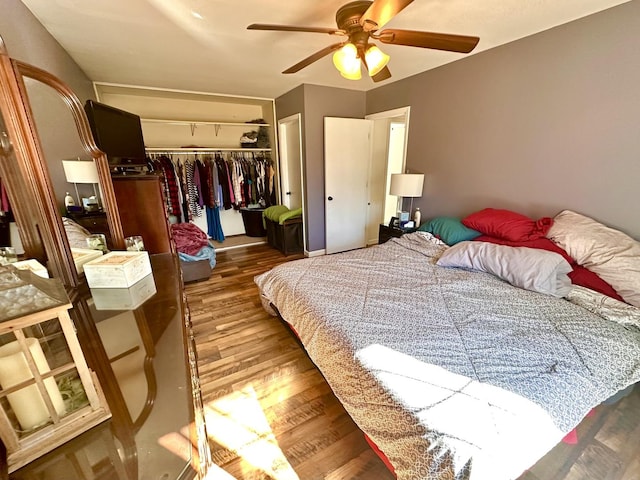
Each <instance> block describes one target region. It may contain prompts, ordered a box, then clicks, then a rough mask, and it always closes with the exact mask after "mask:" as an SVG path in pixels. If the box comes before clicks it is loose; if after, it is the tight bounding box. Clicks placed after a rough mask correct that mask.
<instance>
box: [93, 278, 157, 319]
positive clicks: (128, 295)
mask: <svg viewBox="0 0 640 480" xmlns="http://www.w3.org/2000/svg"><path fill="white" fill-rule="evenodd" d="M155 293H156V283H155V281H154V278H153V274H152V273H151V274H149V275H147V276H145V277H143V278H142V279H141V280H138V282H136V283H135V284H134V285H132V286H131V287H129V288H92V289H91V297H92V298H93V304H94V305H95V307H96V310H133V309H134V308H138V307H139V306H140V305H142V304H143V303H144V302H146V301H147V300H149V299H150V298H151V297H152V296H153V295H154V294H155Z"/></svg>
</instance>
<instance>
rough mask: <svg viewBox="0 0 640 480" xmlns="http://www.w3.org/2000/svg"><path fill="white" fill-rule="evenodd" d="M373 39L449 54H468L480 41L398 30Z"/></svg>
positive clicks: (386, 32) (385, 32)
mask: <svg viewBox="0 0 640 480" xmlns="http://www.w3.org/2000/svg"><path fill="white" fill-rule="evenodd" d="M373 38H375V39H376V40H380V41H381V42H382V43H390V44H393V45H407V46H410V47H422V48H433V49H435V50H446V51H449V52H460V53H469V52H470V51H471V50H473V49H474V48H475V47H476V45H477V44H478V42H479V41H480V39H479V38H478V37H468V36H465V35H451V34H448V33H432V32H418V31H415V30H398V29H393V28H389V29H386V30H384V31H382V32H380V34H379V35H375V36H374V37H373Z"/></svg>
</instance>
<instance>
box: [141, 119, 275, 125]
mask: <svg viewBox="0 0 640 480" xmlns="http://www.w3.org/2000/svg"><path fill="white" fill-rule="evenodd" d="M140 121H142V122H147V123H167V124H172V125H223V126H229V127H270V126H271V125H270V124H269V123H247V122H211V121H207V122H205V121H200V120H164V119H160V118H141V119H140Z"/></svg>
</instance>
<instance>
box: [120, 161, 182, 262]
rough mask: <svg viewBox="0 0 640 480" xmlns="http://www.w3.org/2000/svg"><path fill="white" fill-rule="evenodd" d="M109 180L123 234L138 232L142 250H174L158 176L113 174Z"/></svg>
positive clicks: (161, 184)
mask: <svg viewBox="0 0 640 480" xmlns="http://www.w3.org/2000/svg"><path fill="white" fill-rule="evenodd" d="M111 180H112V182H113V190H114V193H115V196H116V202H117V203H118V212H119V213H120V222H121V223H122V230H123V232H124V236H125V237H128V236H131V235H141V236H142V240H143V241H144V247H145V250H147V251H148V252H149V253H151V254H153V253H168V252H175V248H174V246H173V242H172V241H171V228H170V225H169V219H168V217H167V207H166V202H165V200H164V191H163V183H162V177H161V176H159V175H155V174H148V175H114V176H113V177H112V178H111Z"/></svg>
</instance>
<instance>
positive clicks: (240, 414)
mask: <svg viewBox="0 0 640 480" xmlns="http://www.w3.org/2000/svg"><path fill="white" fill-rule="evenodd" d="M297 258H301V257H300V256H295V255H291V256H289V257H285V256H284V255H282V254H281V253H280V252H279V251H277V250H275V249H272V248H270V247H269V246H267V245H260V246H252V247H243V248H238V249H234V250H227V251H224V252H218V254H217V265H216V267H215V269H214V270H213V273H212V275H211V278H210V279H209V280H207V281H204V282H198V283H192V284H188V285H187V286H186V292H187V300H188V303H189V308H190V311H191V319H192V323H193V329H194V334H195V340H196V349H197V351H198V368H199V370H200V381H201V386H202V393H203V402H204V404H205V408H206V411H207V414H206V416H207V428H208V432H209V437H210V444H211V448H212V453H213V459H214V462H215V463H216V465H217V466H218V467H220V469H221V470H223V471H224V472H226V473H227V474H229V475H230V476H231V477H228V476H225V477H222V476H220V477H217V476H214V478H236V479H237V480H266V479H273V480H290V479H300V480H315V479H328V480H356V479H362V480H369V479H371V480H391V479H393V478H395V477H394V476H393V475H392V474H391V473H390V472H389V471H388V470H387V469H386V468H385V466H384V464H383V463H382V461H381V460H380V459H379V458H378V457H377V456H376V455H375V454H374V453H373V451H372V450H371V449H370V447H369V446H368V444H367V443H366V441H365V440H364V437H363V435H362V433H361V432H360V430H359V429H358V428H357V426H356V425H355V424H354V423H353V421H352V420H351V418H350V417H349V415H348V414H347V413H346V412H345V410H344V409H343V407H342V406H341V405H340V403H339V402H338V400H337V399H336V398H335V396H334V395H333V393H332V392H331V389H330V388H329V386H328V385H327V383H326V382H325V381H324V379H323V377H322V375H321V374H320V372H319V371H318V370H317V369H316V368H315V366H314V365H313V363H312V362H311V361H310V360H309V358H308V357H307V355H306V354H305V353H304V351H303V350H302V349H301V347H300V346H299V345H298V343H297V342H296V340H295V339H294V338H293V337H292V336H291V334H290V333H289V331H288V329H287V328H286V327H285V326H284V325H283V324H282V323H281V322H280V320H278V319H277V318H275V317H271V316H270V315H268V314H267V313H266V312H265V311H264V309H263V308H262V305H261V303H260V298H259V295H258V289H257V287H256V286H255V284H254V283H253V277H254V276H255V275H258V274H260V273H262V272H265V271H267V270H269V269H271V268H273V267H274V266H276V265H278V264H280V263H283V262H286V261H290V260H294V259H297ZM577 434H578V439H579V441H578V443H577V444H576V445H568V444H566V443H560V444H559V445H558V446H556V447H555V448H554V449H553V450H552V451H551V452H549V453H548V454H547V455H546V456H545V457H544V458H543V459H541V460H540V461H539V462H538V463H537V464H536V465H534V466H533V467H532V468H531V469H530V470H529V471H528V472H526V473H525V474H523V475H522V477H520V480H605V479H607V480H640V455H638V452H639V451H640V388H638V387H636V389H635V390H634V391H633V393H632V394H631V395H629V396H628V397H626V398H624V399H623V400H622V401H620V402H618V403H617V404H615V405H611V406H608V405H601V406H599V407H597V408H596V409H594V414H593V415H591V416H590V417H587V418H586V419H585V420H584V421H583V422H582V423H581V424H580V425H579V426H578V429H577ZM523 435H526V432H523Z"/></svg>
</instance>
